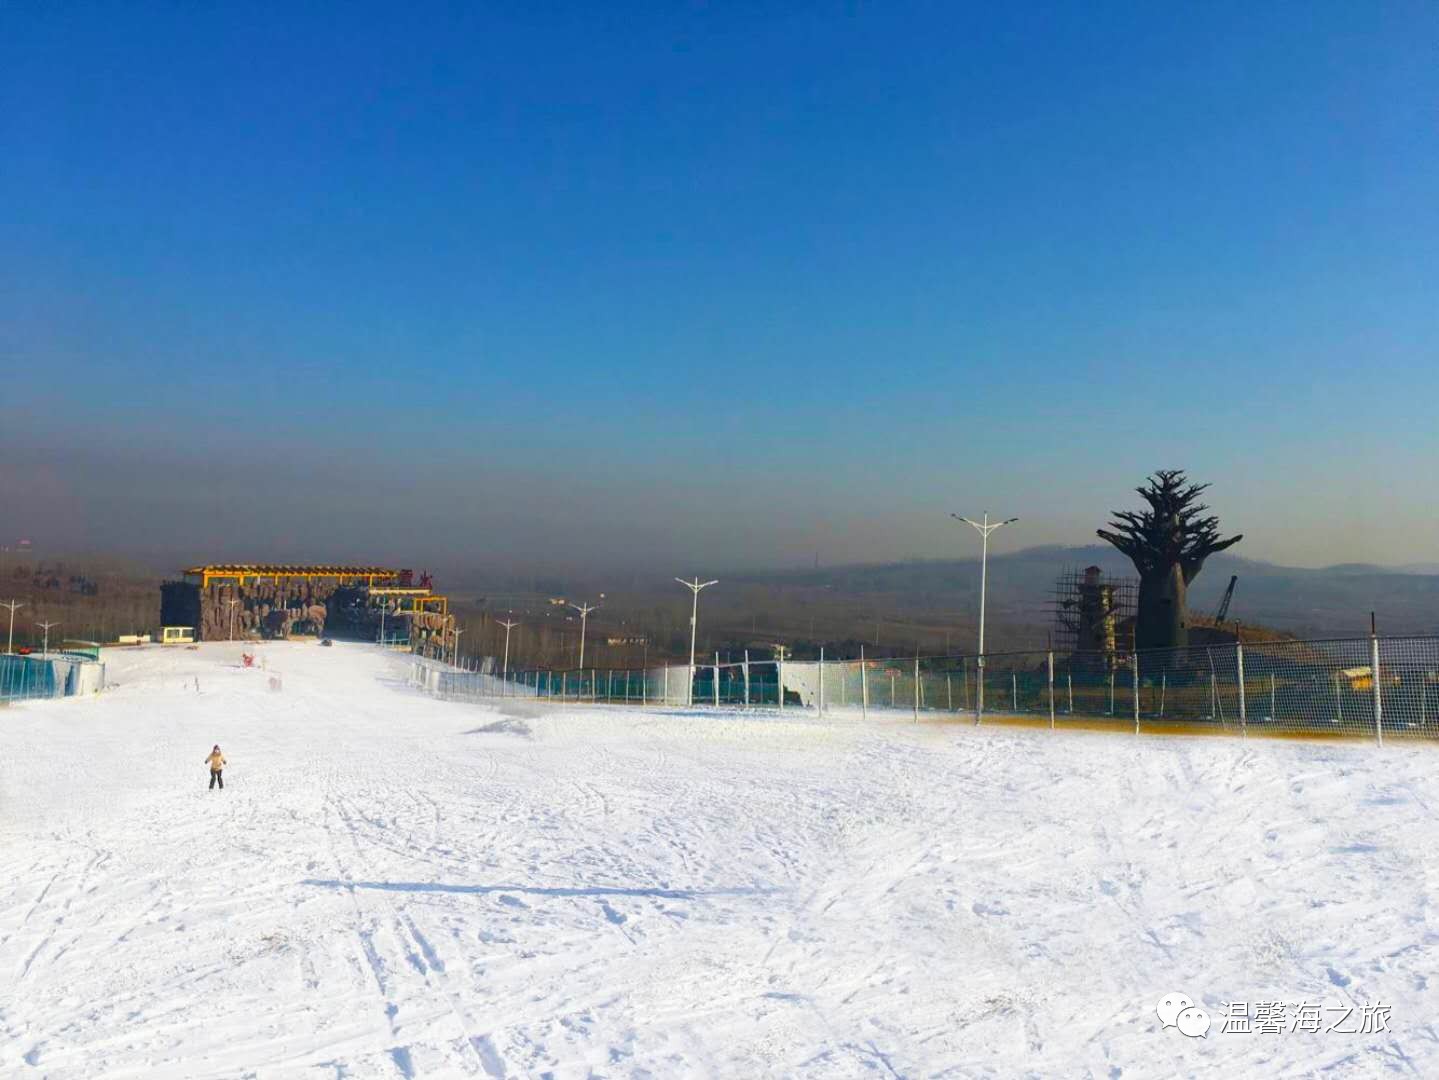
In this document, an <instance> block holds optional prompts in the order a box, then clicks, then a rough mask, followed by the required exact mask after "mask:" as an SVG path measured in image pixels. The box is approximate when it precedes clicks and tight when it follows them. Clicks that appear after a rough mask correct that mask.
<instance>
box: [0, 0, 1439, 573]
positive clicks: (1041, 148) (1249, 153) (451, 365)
mask: <svg viewBox="0 0 1439 1080" xmlns="http://www.w3.org/2000/svg"><path fill="white" fill-rule="evenodd" d="M1434 29H1435V20H1434V18H1433V13H1432V9H1427V8H1426V7H1425V6H1423V5H1417V4H1416V5H1406V4H1397V5H1383V6H1382V7H1381V8H1374V9H1361V8H1356V7H1354V6H1352V5H1344V4H1317V5H1311V6H1309V7H1306V8H1305V10H1304V13H1303V17H1302V18H1299V17H1297V16H1295V15H1294V13H1293V12H1289V11H1285V10H1282V9H1259V10H1256V9H1254V8H1253V7H1252V6H1249V5H1232V6H1223V5H1220V6H1211V7H1207V8H1204V9H1194V10H1188V11H1186V10H1180V9H1170V8H1136V9H1130V10H1127V11H1124V12H1120V11H1118V10H1117V9H1116V10H1108V11H1096V10H1095V9H1093V8H1092V7H1090V6H1085V5H1076V6H1074V7H1072V8H1064V7H1059V8H1055V9H1050V10H1047V11H1046V12H1045V13H1044V14H1043V15H1042V16H1040V15H1037V14H1035V13H1034V12H1028V11H1024V10H1021V9H1015V10H1007V9H997V8H994V7H992V6H975V7H966V6H963V5H934V4H925V3H910V4H900V5H893V6H888V7H885V8H884V9H882V10H868V9H866V10H854V11H841V10H838V9H833V10H831V9H823V8H815V9H806V10H804V11H802V12H788V13H784V14H779V15H776V14H772V13H769V12H766V11H764V10H762V9H756V10H744V11H736V10H730V9H715V10H704V9H692V10H670V9H662V10H651V9H642V8H627V7H621V8H617V9H614V10H611V11H608V12H606V13H595V12H584V11H578V12H563V11H548V12H544V13H540V12H496V11H487V10H481V9H441V8H430V7H423V6H422V7H418V8H416V9H415V10H413V11H408V10H407V11H406V13H404V14H403V15H400V14H397V13H395V12H394V11H393V10H392V9H386V8H384V7H373V8H366V7H364V6H363V5H360V6H350V7H346V8H345V9H343V13H340V9H336V11H334V12H327V11H326V10H325V9H324V8H323V7H317V8H307V9H304V10H294V11H289V12H287V13H285V15H284V16H283V17H279V16H270V17H266V16H263V15H255V14H254V13H251V12H245V13H241V12H239V11H238V10H226V9H205V10H198V9H197V10H186V9H179V8H125V9H120V8H116V9H96V10H91V11H87V12H86V13H84V14H83V15H77V14H76V13H74V12H65V11H61V10H58V9H42V8H32V9H28V10H20V9H11V10H9V11H7V12H5V13H4V14H3V15H0V30H3V33H0V61H3V63H0V100H4V101H5V102H6V103H7V108H5V109H4V110H0V139H3V143H4V145H5V146H6V147H7V150H8V153H7V167H6V169H4V170H3V171H0V364H3V377H0V399H3V404H4V406H5V408H4V409H3V410H0V533H3V534H4V535H0V542H4V543H13V541H14V540H17V539H19V538H21V537H29V538H31V539H34V540H35V541H36V542H37V543H38V544H39V545H40V546H41V547H42V549H43V548H49V549H51V550H61V549H66V550H72V551H78V550H96V551H108V552H116V553H120V554H136V555H144V556H146V557H147V558H150V559H158V558H168V557H169V555H168V553H174V555H175V556H176V558H177V559H178V560H180V561H194V560H207V559H209V560H224V559H232V560H256V561H258V560H285V561H325V560H330V559H347V560H348V559H356V560H363V561H367V562H369V561H374V562H398V563H401V564H404V565H413V566H426V565H429V566H436V567H453V568H457V569H458V568H462V567H464V566H484V567H512V568H515V569H516V570H518V571H519V572H528V571H537V572H544V571H546V570H551V569H557V568H564V570H565V572H568V570H571V569H584V570H588V571H605V570H607V569H613V570H621V571H625V572H629V571H638V570H644V571H646V572H649V571H650V570H653V571H654V572H655V573H656V574H660V573H661V572H662V574H663V575H670V574H671V573H680V574H685V573H705V572H719V571H721V570H730V569H746V568H748V569H759V568H766V567H800V566H804V565H808V564H811V563H812V562H813V560H814V559H815V557H816V555H817V556H818V558H819V561H820V563H821V564H822V565H835V564H841V563H853V562H882V561H892V560H902V559H905V558H911V557H921V558H968V557H972V556H973V555H975V554H977V551H978V543H977V538H976V537H975V535H974V533H973V532H972V531H971V530H969V529H968V528H966V527H964V526H960V525H957V524H956V523H954V522H953V521H952V520H950V518H949V516H948V515H949V514H950V512H952V511H953V512H958V513H962V514H967V515H970V516H974V515H978V514H980V513H982V512H983V511H984V510H985V509H986V508H988V509H989V510H990V511H991V512H992V513H994V514H996V515H1003V516H1013V515H1018V516H1019V517H1020V518H1021V521H1020V523H1019V524H1018V525H1016V526H1014V527H1013V528H1012V529H1005V530H1002V531H1001V532H1000V533H998V534H996V536H995V540H994V545H995V547H994V550H996V551H998V552H1004V551H1010V550H1015V549H1019V548H1028V547H1033V546H1036V545H1042V544H1055V543H1058V544H1066V545H1084V544H1090V543H1094V542H1096V539H1095V536H1094V530H1095V529H1096V528H1099V527H1102V526H1103V525H1104V524H1105V523H1106V521H1107V520H1108V517H1109V512H1110V511H1111V510H1115V509H1124V508H1131V507H1133V506H1134V505H1135V503H1136V501H1137V499H1136V496H1135V495H1134V492H1133V489H1134V488H1135V487H1136V486H1137V485H1138V484H1140V483H1141V482H1142V481H1143V480H1144V478H1145V476H1146V475H1147V474H1148V473H1150V472H1151V471H1153V470H1154V469H1156V468H1166V467H1182V468H1185V469H1187V470H1188V471H1189V472H1190V475H1191V477H1192V478H1193V479H1194V480H1197V481H1201V482H1209V483H1212V484H1213V487H1212V489H1211V491H1210V492H1209V495H1208V501H1209V502H1210V504H1211V505H1212V507H1213V510H1214V512H1215V513H1217V514H1218V515H1219V517H1220V520H1221V524H1222V528H1223V529H1224V531H1225V533H1226V534H1230V533H1235V532H1238V533H1243V534H1244V535H1245V540H1244V541H1243V543H1241V544H1240V545H1239V546H1238V547H1237V548H1235V549H1234V554H1236V555H1239V556H1243V557H1246V558H1250V559H1256V560H1262V561H1267V562H1273V563H1277V564H1280V565H1286V566H1298V567H1320V566H1327V565H1333V564H1340V563H1350V562H1365V563H1376V564H1382V565H1390V566H1395V567H1404V566H1408V565H1412V564H1417V563H1426V562H1432V561H1434V560H1435V559H1436V555H1435V552H1436V550H1439V515H1436V513H1435V511H1434V509H1433V508H1434V506H1435V505H1436V504H1439V477H1436V475H1435V473H1434V472H1432V471H1430V470H1429V469H1428V468H1426V466H1427V465H1428V464H1429V463H1430V462H1432V461H1434V460H1436V456H1439V454H1436V452H1439V431H1436V426H1435V424H1434V423H1433V421H1432V415H1431V414H1432V411H1433V410H1432V402H1433V400H1434V399H1435V398H1436V396H1439V345H1436V343H1439V305H1436V304H1435V303H1434V299H1433V298H1434V297H1435V296H1436V295H1439V260H1436V259H1435V258H1434V237H1435V236H1436V235H1439V200H1435V199H1434V197H1433V194H1434V192H1435V191H1436V190H1439V144H1436V143H1435V142H1434V140H1433V139H1432V138H1430V137H1428V136H1430V135H1432V130H1433V116H1432V103H1433V101H1435V100H1436V99H1439V68H1436V66H1435V65H1434V64H1433V63H1432V56H1431V55H1430V53H1431V43H1432V40H1433V30H1434ZM711 568H712V570H711Z"/></svg>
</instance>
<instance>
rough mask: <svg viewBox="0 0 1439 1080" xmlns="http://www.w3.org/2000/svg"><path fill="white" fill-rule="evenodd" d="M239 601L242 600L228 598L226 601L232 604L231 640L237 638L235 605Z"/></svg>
mask: <svg viewBox="0 0 1439 1080" xmlns="http://www.w3.org/2000/svg"><path fill="white" fill-rule="evenodd" d="M239 602H240V601H238V600H226V601H225V603H227V604H228V605H230V640H231V641H234V640H235V605H237V604H238V603H239Z"/></svg>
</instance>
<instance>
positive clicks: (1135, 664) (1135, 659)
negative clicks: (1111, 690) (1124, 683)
mask: <svg viewBox="0 0 1439 1080" xmlns="http://www.w3.org/2000/svg"><path fill="white" fill-rule="evenodd" d="M1129 669H1130V672H1131V674H1132V675H1133V680H1134V734H1136V735H1138V734H1139V651H1138V650H1135V651H1134V652H1133V653H1131V654H1130V656H1129Z"/></svg>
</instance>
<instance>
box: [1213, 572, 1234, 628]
mask: <svg viewBox="0 0 1439 1080" xmlns="http://www.w3.org/2000/svg"><path fill="white" fill-rule="evenodd" d="M1238 582H1239V575H1238V574H1233V575H1231V576H1230V578H1229V588H1227V589H1225V590H1224V599H1223V600H1221V601H1219V610H1218V611H1216V612H1215V613H1214V625H1215V626H1223V625H1224V617H1225V616H1226V615H1228V614H1229V601H1231V600H1233V599H1234V586H1235V585H1236V584H1238Z"/></svg>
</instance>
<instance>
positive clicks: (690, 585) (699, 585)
mask: <svg viewBox="0 0 1439 1080" xmlns="http://www.w3.org/2000/svg"><path fill="white" fill-rule="evenodd" d="M675 580H676V581H678V582H679V583H680V584H681V585H683V586H684V587H685V588H686V589H689V590H690V591H691V592H693V593H694V594H695V602H694V607H693V609H691V611H690V690H689V694H688V695H686V696H687V699H688V702H689V704H690V705H691V706H693V705H694V703H695V628H696V627H697V626H698V625H699V617H700V590H701V589H708V588H709V587H710V586H711V585H718V584H719V581H718V580H716V581H706V582H701V581H700V579H699V577H698V576H696V577H695V579H694V580H693V581H686V580H685V579H684V578H678V577H677V578H675ZM715 678H716V679H718V678H719V672H718V671H716V672H715ZM781 694H783V691H782V690H781Z"/></svg>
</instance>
